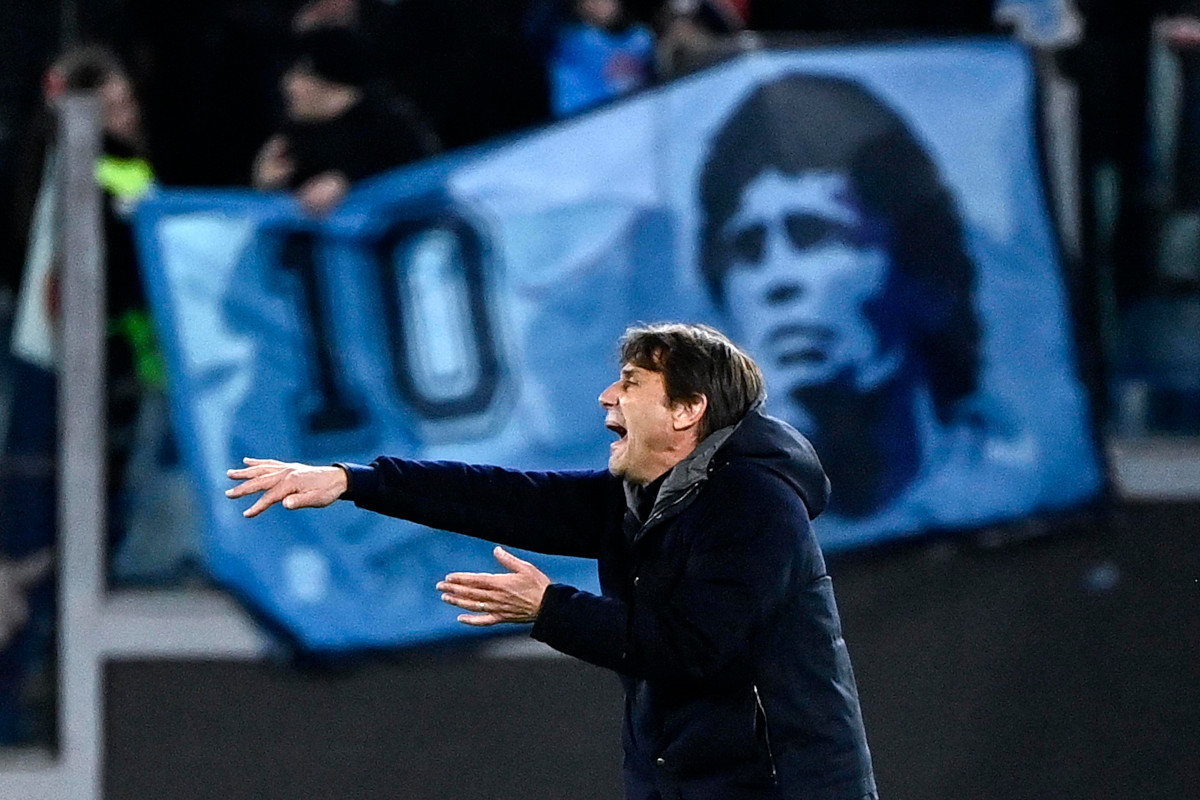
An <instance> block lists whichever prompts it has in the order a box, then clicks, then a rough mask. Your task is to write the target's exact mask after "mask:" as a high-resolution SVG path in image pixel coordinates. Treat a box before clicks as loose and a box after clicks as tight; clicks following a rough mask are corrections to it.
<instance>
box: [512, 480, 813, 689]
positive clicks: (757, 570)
mask: <svg viewBox="0 0 1200 800" xmlns="http://www.w3.org/2000/svg"><path fill="white" fill-rule="evenodd" d="M704 493H705V494H706V495H708V496H707V497H702V498H701V499H698V500H697V502H696V504H695V505H693V507H692V508H690V509H688V511H687V512H685V514H686V515H687V516H688V518H689V530H688V532H687V537H686V539H687V544H686V546H687V547H688V548H689V549H688V551H687V554H686V561H685V567H684V569H683V573H682V574H681V575H680V577H679V579H678V581H677V583H676V584H675V585H674V586H673V588H671V589H670V590H669V592H668V593H667V594H666V595H665V596H661V597H656V598H654V599H653V600H651V599H649V598H643V597H641V596H639V594H638V587H637V585H636V584H635V586H634V588H633V593H634V594H633V599H632V600H631V601H630V602H623V601H620V600H617V599H614V598H610V597H597V596H595V595H592V594H588V593H586V592H580V591H578V590H576V589H574V588H573V587H570V586H563V585H553V586H551V587H550V588H549V589H548V590H547V592H546V596H545V599H544V600H543V603H542V609H541V612H540V613H539V615H538V619H537V621H536V622H535V624H534V628H533V636H534V638H536V639H540V640H541V641H544V642H545V643H547V644H549V645H550V646H551V647H554V648H556V649H558V650H560V651H562V652H564V653H567V654H568V655H572V656H575V657H577V658H582V659H584V660H585V661H589V662H591V663H594V664H597V665H599V666H603V667H609V668H611V669H615V670H617V671H619V672H622V673H624V674H627V675H630V676H633V677H640V678H671V679H674V680H679V681H685V682H690V683H702V684H720V683H724V682H733V681H739V680H744V679H745V678H746V676H747V675H748V674H749V669H750V664H751V663H752V660H753V654H752V648H753V643H754V634H755V632H756V631H757V630H760V629H761V628H762V627H763V625H764V624H766V623H769V622H770V621H771V620H773V619H774V618H775V615H777V614H779V613H786V612H784V607H785V604H786V599H787V595H788V587H789V585H791V583H792V581H793V580H794V579H800V580H804V581H806V580H807V577H809V576H807V574H806V573H815V572H817V571H820V572H823V563H822V562H821V557H820V551H819V549H818V548H817V545H816V540H815V538H814V537H813V534H812V530H811V528H810V526H809V521H808V512H807V509H806V508H805V507H804V503H803V501H802V500H801V499H800V498H799V496H798V495H797V494H796V493H795V492H794V491H793V490H792V489H790V488H789V487H788V486H787V485H785V484H784V483H783V482H782V481H781V480H780V479H779V478H777V477H775V476H774V475H772V474H770V473H768V472H767V471H765V470H763V469H760V468H755V467H743V466H736V465H731V466H729V467H726V468H725V469H724V470H721V471H720V472H719V473H717V474H716V475H714V477H713V478H712V479H711V483H710V485H709V486H708V487H706V489H705V490H704ZM701 500H703V501H704V502H703V503H701ZM693 520H696V522H695V524H694V525H691V524H690V523H691V522H692V521H693ZM797 570H803V571H804V573H805V574H796V571H797ZM811 577H817V576H816V575H815V574H814V575H812V576H811Z"/></svg>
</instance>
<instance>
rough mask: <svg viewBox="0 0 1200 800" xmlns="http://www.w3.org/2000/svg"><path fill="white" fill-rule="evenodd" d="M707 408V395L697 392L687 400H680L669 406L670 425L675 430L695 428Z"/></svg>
mask: <svg viewBox="0 0 1200 800" xmlns="http://www.w3.org/2000/svg"><path fill="white" fill-rule="evenodd" d="M707 410H708V397H707V396H705V395H702V394H698V395H695V396H694V397H691V398H688V399H687V400H680V401H679V402H678V403H675V404H674V405H673V406H671V420H672V427H674V429H675V430H677V431H686V430H690V429H695V428H696V427H697V426H698V425H699V424H700V420H701V419H703V418H704V412H705V411H707Z"/></svg>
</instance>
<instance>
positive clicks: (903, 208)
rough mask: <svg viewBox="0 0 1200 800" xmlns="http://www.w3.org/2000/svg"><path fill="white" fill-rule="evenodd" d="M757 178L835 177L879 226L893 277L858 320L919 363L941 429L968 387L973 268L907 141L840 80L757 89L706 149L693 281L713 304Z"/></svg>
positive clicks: (891, 119) (952, 211)
mask: <svg viewBox="0 0 1200 800" xmlns="http://www.w3.org/2000/svg"><path fill="white" fill-rule="evenodd" d="M814 123H818V124H814ZM768 169H777V170H779V171H780V172H782V173H784V174H789V175H798V174H800V173H804V172H809V171H813V170H830V171H837V172H841V173H844V174H845V175H847V176H848V177H849V179H850V181H851V183H852V184H853V188H854V191H855V192H856V194H857V198H858V200H859V201H860V202H861V203H862V205H863V207H864V209H865V210H867V211H868V212H870V213H871V214H872V215H873V216H875V217H877V218H878V219H879V220H880V221H881V222H882V223H883V224H884V225H885V227H886V230H887V232H888V234H889V239H888V244H889V247H888V250H889V253H890V255H891V258H892V264H893V269H892V270H891V273H890V274H889V275H888V278H887V285H886V286H885V287H884V292H883V297H882V301H881V302H880V303H878V304H877V305H876V306H873V307H872V308H870V309H868V313H869V314H870V315H871V316H872V318H873V319H874V320H875V321H876V322H877V323H879V322H884V321H886V322H887V323H888V324H877V326H876V327H877V328H878V329H879V331H878V332H879V335H880V336H881V337H886V336H892V337H894V338H895V339H902V340H904V341H905V342H906V343H907V345H908V347H907V349H908V350H909V351H910V352H912V353H916V354H919V355H920V356H921V361H922V366H923V368H924V369H925V371H926V374H927V376H928V379H929V383H930V390H931V392H932V394H933V399H934V403H935V407H936V409H937V413H938V416H939V418H941V419H942V420H946V419H948V418H949V417H950V416H951V415H952V413H953V407H954V405H955V404H956V403H957V402H958V401H959V400H961V399H962V398H963V397H965V396H967V395H969V394H971V393H972V392H974V391H975V389H976V388H977V386H978V380H979V369H980V355H979V338H980V325H979V320H978V316H977V312H976V310H975V306H974V302H973V294H974V288H975V265H974V263H973V262H972V260H971V258H970V256H969V254H968V253H967V250H966V246H965V244H964V242H963V225H962V221H961V219H960V217H959V213H958V209H957V207H956V205H955V202H954V197H953V195H952V194H951V192H950V190H949V189H948V188H947V187H946V185H945V184H944V182H943V181H942V178H941V175H940V174H939V172H938V169H937V166H936V165H935V164H934V162H933V160H932V159H931V158H930V156H929V154H928V153H927V152H926V151H925V149H924V147H923V146H922V145H921V143H920V142H919V141H918V140H917V137H916V136H915V135H914V134H913V132H912V131H911V130H910V129H909V127H908V125H907V124H906V123H905V122H904V120H903V119H902V118H901V117H900V116H899V115H898V114H897V113H896V112H895V111H893V110H892V109H891V108H889V107H887V106H886V105H885V104H884V103H883V102H882V101H880V100H879V99H878V98H876V97H875V96H874V95H872V94H871V93H870V92H868V91H867V90H866V89H865V88H863V86H861V85H860V84H858V83H857V82H855V81H852V80H849V79H846V78H840V77H835V76H828V75H810V74H799V73H794V74H790V75H786V76H784V77H782V78H779V79H777V80H774V81H771V82H769V83H766V84H763V85H762V86H759V87H758V88H756V89H755V90H754V91H753V92H752V93H751V94H750V96H749V97H748V98H747V99H746V100H744V101H743V102H742V103H741V104H740V105H739V106H738V108H737V109H736V110H735V111H734V112H733V114H732V115H731V116H730V117H729V119H728V120H726V122H725V123H724V125H723V126H722V127H721V129H720V131H719V132H718V133H717V135H716V136H715V137H714V138H713V140H712V144H711V149H710V150H709V153H708V158H707V160H706V162H705V164H704V169H703V173H702V175H701V178H700V186H699V195H700V213H701V222H700V270H701V274H702V275H703V277H704V279H705V282H706V284H707V286H708V289H709V292H710V294H711V296H712V298H713V299H714V300H715V301H716V302H717V303H718V305H722V306H723V305H724V304H725V296H724V291H723V286H722V281H723V279H724V276H725V272H726V270H727V269H728V268H729V264H730V254H729V251H728V250H727V243H726V242H725V241H724V238H723V236H722V232H723V229H724V227H725V226H726V224H727V222H728V220H729V218H730V217H732V216H733V214H734V213H736V211H737V209H738V206H739V204H740V203H741V199H742V194H743V192H744V191H745V189H746V187H747V186H748V185H749V184H750V183H751V182H752V181H753V180H754V179H755V178H757V177H758V176H759V175H761V174H762V173H763V172H764V171H766V170H768ZM898 343H899V342H896V341H885V342H884V344H885V345H894V344H898Z"/></svg>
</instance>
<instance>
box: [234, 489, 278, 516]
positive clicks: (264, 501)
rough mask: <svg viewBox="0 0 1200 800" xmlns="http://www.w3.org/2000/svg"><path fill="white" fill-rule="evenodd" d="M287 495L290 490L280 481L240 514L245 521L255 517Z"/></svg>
mask: <svg viewBox="0 0 1200 800" xmlns="http://www.w3.org/2000/svg"><path fill="white" fill-rule="evenodd" d="M289 494H291V490H290V489H289V488H288V486H287V485H286V484H285V483H284V482H283V481H280V482H279V483H276V484H275V485H274V486H272V487H271V488H269V489H267V490H266V491H265V492H263V493H262V494H261V495H260V496H259V498H258V499H257V500H255V501H254V505H252V506H250V507H249V508H247V509H246V510H245V511H243V512H242V516H243V517H246V518H247V519H249V518H250V517H257V516H258V515H259V514H261V513H262V512H264V511H266V510H267V509H268V508H270V507H271V506H273V505H275V504H276V503H278V502H279V501H280V500H282V499H283V498H285V497H287V496H288V495H289ZM231 496H233V495H231Z"/></svg>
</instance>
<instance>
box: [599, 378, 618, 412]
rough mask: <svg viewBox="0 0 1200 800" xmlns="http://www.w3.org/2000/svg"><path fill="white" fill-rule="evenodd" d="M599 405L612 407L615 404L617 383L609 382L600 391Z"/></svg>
mask: <svg viewBox="0 0 1200 800" xmlns="http://www.w3.org/2000/svg"><path fill="white" fill-rule="evenodd" d="M599 400H600V405H601V406H603V407H604V408H612V407H613V406H615V405H616V404H617V384H616V383H610V384H609V385H608V388H607V389H605V390H604V391H603V392H601V393H600V398H599Z"/></svg>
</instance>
